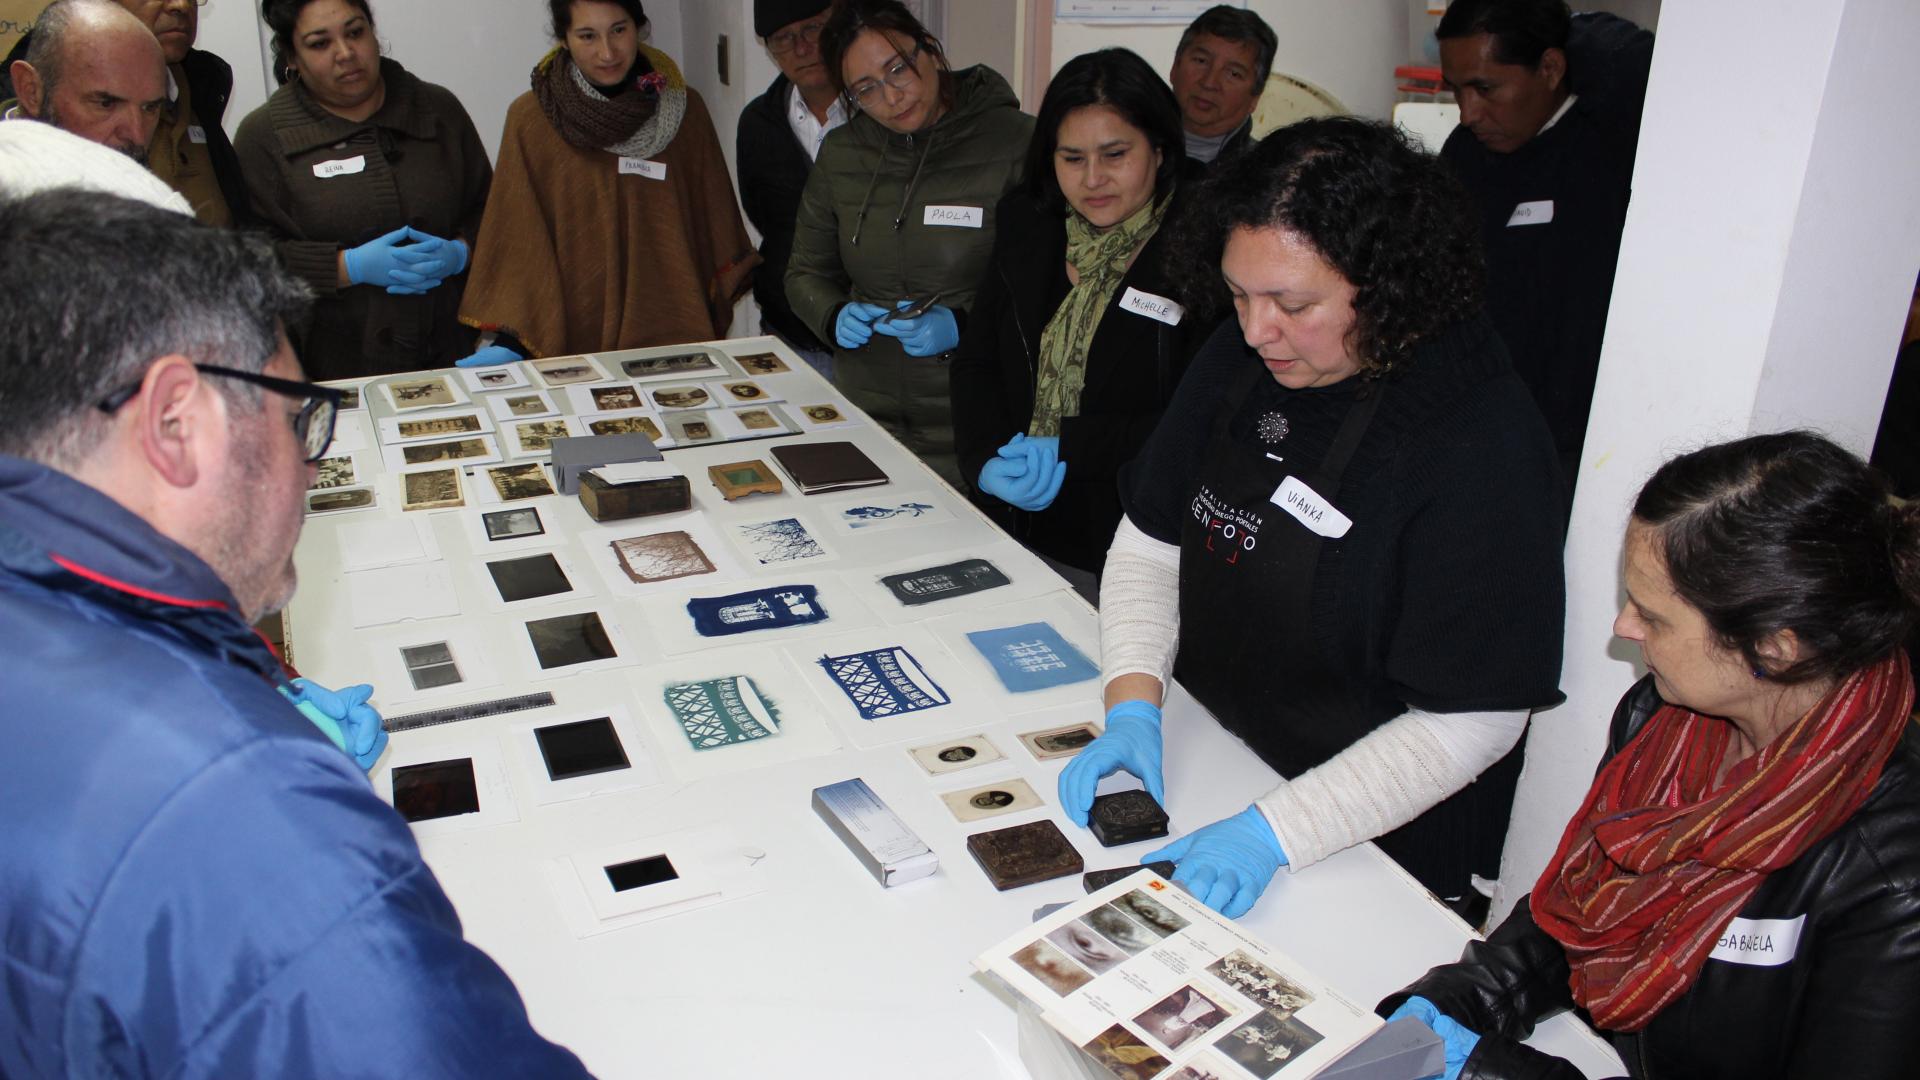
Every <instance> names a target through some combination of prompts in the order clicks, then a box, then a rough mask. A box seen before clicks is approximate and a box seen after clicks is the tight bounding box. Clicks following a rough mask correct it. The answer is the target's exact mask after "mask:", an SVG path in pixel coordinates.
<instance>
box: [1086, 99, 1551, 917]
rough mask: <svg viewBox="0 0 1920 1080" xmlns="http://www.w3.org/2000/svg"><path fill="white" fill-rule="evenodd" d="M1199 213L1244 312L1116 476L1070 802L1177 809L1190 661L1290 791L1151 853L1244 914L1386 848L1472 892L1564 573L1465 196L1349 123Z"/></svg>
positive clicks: (1383, 136) (1217, 267)
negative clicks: (1173, 694) (1272, 895)
mask: <svg viewBox="0 0 1920 1080" xmlns="http://www.w3.org/2000/svg"><path fill="white" fill-rule="evenodd" d="M1195 202H1196V205H1197V207H1198V208H1199V209H1200V212H1199V213H1197V214H1196V215H1194V216H1193V217H1192V218H1190V219H1188V220H1186V221H1184V222H1183V223H1182V224H1183V226H1184V228H1185V229H1186V237H1185V239H1186V243H1187V247H1188V249H1189V251H1190V252H1191V253H1192V255H1193V257H1194V261H1196V262H1198V261H1199V260H1201V259H1206V260H1209V261H1210V262H1211V269H1212V270H1213V271H1214V272H1218V273H1219V274H1220V275H1221V276H1222V277H1223V278H1224V279H1225V281H1226V284H1227V287H1228V289H1229V291H1230V292H1231V293H1232V295H1233V298H1234V307H1235V311H1236V313H1237V315H1238V319H1237V321H1236V320H1229V321H1226V322H1223V323H1222V324H1221V325H1220V327H1219V328H1218V329H1217V330H1216V331H1215V332H1214V335H1213V337H1212V339H1211V340H1209V341H1208V343H1207V344H1206V345H1205V346H1203V347H1202V349H1201V351H1200V352H1199V354H1198V355H1196V356H1195V358H1194V361H1193V365H1192V367H1191V368H1190V369H1189V371H1188V372H1187V375H1186V378H1185V379H1184V380H1183V381H1182V382H1181V384H1180V388H1179V390H1178V391H1177V392H1176V393H1175V395H1174V397H1173V400H1172V402H1171V403H1170V404H1169V406H1168V409H1167V414H1166V417H1165V418H1164V419H1163V421H1162V422H1161V424H1160V426H1159V428H1158V429H1157V430H1156V431H1155V433H1154V436H1153V439H1152V440H1151V441H1150V442H1149V443H1148V445H1147V448H1146V450H1145V451H1144V452H1143V453H1142V454H1141V456H1140V457H1139V458H1138V459H1136V460H1135V461H1134V463H1133V464H1132V465H1131V466H1129V467H1128V469H1127V470H1126V471H1125V472H1123V473H1122V475H1121V495H1122V500H1123V502H1124V503H1125V506H1126V511H1127V517H1126V519H1125V520H1124V521H1123V522H1122V523H1121V527H1120V530H1119V533H1118V534H1117V535H1116V537H1115V539H1114V546H1113V549H1112V551H1111V552H1110V553H1109V555H1108V562H1107V578H1106V584H1105V586H1104V589H1103V595H1102V601H1103V607H1102V611H1101V636H1102V648H1103V651H1104V653H1105V660H1106V674H1107V679H1108V682H1107V689H1106V699H1107V705H1108V720H1107V733H1106V734H1105V735H1103V736H1102V737H1101V738H1100V739H1098V740H1096V741H1095V742H1094V743H1092V744H1091V745H1089V746H1088V747H1087V749H1086V750H1084V751H1082V752H1081V754H1080V755H1079V757H1077V758H1076V759H1075V760H1074V761H1073V762H1071V763H1070V764H1069V765H1068V766H1067V768H1066V769H1065V770H1064V771H1063V772H1062V773H1061V777H1060V797H1061V803H1062V805H1063V806H1064V807H1065V808H1066V810H1067V813H1068V815H1069V816H1070V817H1072V818H1074V820H1076V821H1078V822H1082V823H1084V821H1085V818H1086V812H1087V807H1088V806H1089V804H1090V803H1091V801H1092V797H1093V790H1094V785H1095V784H1096V783H1097V782H1098V781H1099V779H1100V778H1101V777H1102V776H1104V775H1107V774H1109V773H1112V772H1115V771H1117V770H1120V769H1125V770H1126V771H1128V772H1131V773H1134V774H1135V775H1137V776H1139V777H1141V778H1142V780H1144V781H1145V782H1146V785H1147V788H1148V790H1149V791H1150V792H1152V793H1154V794H1155V795H1156V797H1158V796H1159V795H1160V793H1161V790H1162V783H1161V776H1160V771H1161V769H1160V758H1161V753H1162V746H1161V739H1160V727H1159V705H1160V703H1161V700H1162V695H1163V688H1164V685H1165V680H1166V679H1167V677H1168V675H1169V674H1170V673H1171V674H1173V675H1177V676H1178V677H1179V679H1180V680H1181V683H1182V685H1184V686H1185V687H1186V688H1187V689H1188V691H1189V692H1191V693H1192V694H1193V696H1194V697H1195V698H1197V699H1198V700H1199V701H1200V702H1201V703H1202V704H1203V705H1205V706H1206V707H1207V708H1208V709H1209V710H1210V711H1211V712H1212V713H1213V715H1214V716H1215V717H1217V718H1218V719H1219V720H1220V722H1221V724H1222V725H1224V726H1225V727H1226V728H1227V729H1228V730H1230V731H1232V732H1234V733H1235V734H1236V735H1239V736H1240V737H1241V738H1242V739H1243V740H1245V742H1246V743H1247V745H1248V746H1250V747H1251V748H1252V749H1253V750H1254V752H1255V753H1257V754H1259V755H1260V757H1261V758H1262V759H1263V760H1265V761H1266V762H1267V763H1268V764H1269V765H1271V766H1272V767H1273V768H1274V769H1275V770H1276V771H1278V772H1279V773H1280V774H1281V775H1282V776H1283V777H1285V778H1286V781H1287V782H1285V783H1283V784H1281V785H1280V786H1279V787H1277V788H1275V789H1274V790H1273V791H1272V792H1270V793H1268V794H1267V795H1265V796H1262V797H1261V798H1260V799H1259V800H1257V801H1256V802H1255V803H1254V804H1253V805H1252V806H1249V807H1248V808H1247V809H1246V810H1245V811H1244V812H1242V813H1240V814H1238V815H1235V816H1234V817H1231V818H1227V819H1225V820H1224V821H1220V822H1217V823H1215V824H1213V825H1210V826H1208V827H1206V828H1204V829H1201V830H1199V831H1198V832H1195V833H1193V834H1190V835H1188V836H1186V837H1183V838H1182V839H1180V840H1178V841H1176V842H1175V843H1173V844H1171V845H1169V846H1168V847H1166V848H1164V849H1162V850H1161V851H1156V852H1153V853H1152V854H1150V855H1148V856H1146V857H1145V858H1144V859H1143V860H1142V861H1143V862H1146V861H1152V860H1154V859H1159V858H1171V859H1174V860H1176V861H1178V862H1179V864H1180V865H1179V869H1178V870H1177V872H1176V873H1175V880H1177V881H1180V882H1182V883H1183V884H1185V885H1187V886H1188V888H1189V889H1191V890H1192V891H1193V892H1194V894H1195V895H1196V896H1199V897H1200V898H1201V899H1202V900H1204V901H1206V902H1207V903H1208V904H1210V905H1211V906H1213V907H1215V908H1217V909H1219V910H1221V911H1224V912H1226V913H1227V914H1229V915H1239V914H1242V913H1244V912H1245V911H1246V910H1247V909H1248V908H1250V907H1251V906H1252V904H1253V902H1254V900H1255V899H1256V898H1257V897H1258V896H1259V894H1260V892H1261V891H1262V890H1263V889H1264V888H1265V887H1266V884H1267V882H1268V881H1269V880H1270V879H1271V877H1272V876H1273V874H1274V872H1275V871H1276V870H1277V869H1278V868H1279V867H1280V866H1283V865H1291V866H1292V867H1294V868H1295V869H1298V868H1300V867H1302V866H1304V865H1307V864H1310V863H1312V862H1315V861H1317V860H1319V859H1321V858H1325V857H1326V856H1328V855H1331V854H1332V853H1334V852H1335V851H1338V850H1341V849H1342V848H1345V847H1348V846H1351V845H1353V844H1356V843H1360V842H1363V841H1367V840H1374V841H1377V842H1378V843H1379V845H1380V846H1381V847H1382V848H1383V849H1384V850H1385V851H1386V852H1387V853H1388V854H1389V855H1391V856H1392V857H1393V858H1394V859H1396V860H1397V861H1398V862H1399V863H1400V864H1401V865H1402V866H1403V867H1405V868H1406V869H1407V870H1408V871H1409V872H1410V873H1412V874H1413V875H1414V876H1415V877H1416V878H1418V879H1419V880H1420V881H1421V882H1422V883H1423V884H1425V885H1426V886H1427V887H1428V888H1430V889H1432V890H1433V891H1434V892H1435V893H1436V894H1437V895H1439V896H1441V897H1442V898H1446V899H1449V900H1452V899H1458V898H1462V897H1465V896H1467V895H1469V890H1470V888H1471V886H1470V884H1469V881H1470V878H1471V875H1473V874H1475V873H1479V874H1482V875H1485V876H1488V877H1492V876H1494V875H1496V874H1497V872H1498V869H1499V858H1500V846H1501V842H1502V839H1503V837H1504V835H1505V833H1506V825H1507V816H1508V812H1509V810H1510V808H1511V804H1512V800H1513V787H1514V781H1515V779H1516V777H1517V775H1518V772H1519V758H1520V752H1519V750H1518V749H1517V746H1518V742H1519V737H1520V734H1521V732H1522V731H1523V730H1524V727H1525V724H1526V718H1527V715H1528V713H1529V711H1530V710H1531V709H1534V708H1537V707H1541V706H1545V705H1551V704H1554V703H1556V702H1557V701H1559V700H1560V698H1561V695H1560V694H1559V691H1558V689H1557V685H1556V684H1557V682H1558V678H1559V670H1560V653H1561V623H1562V617H1563V609H1564V604H1565V583H1564V580H1563V577H1562V572H1561V534H1560V513H1559V509H1558V508H1559V505H1560V503H1559V498H1560V495H1559V491H1560V487H1561V479H1560V477H1559V475H1558V472H1557V466H1556V464H1555V459H1554V456H1553V444H1552V440H1551V438H1550V437H1549V435H1548V433H1547V429H1546V424H1545V422H1544V421H1543V420H1542V419H1541V417H1540V413H1539V410H1538V409H1537V408H1536V407H1535V406H1534V404H1533V401H1532V399H1531V398H1530V397H1529V396H1528V394H1527V391H1526V388H1525V386H1524V385H1523V384H1522V383H1521V382H1520V381H1519V379H1518V378H1517V377H1516V376H1515V375H1514V374H1513V371H1512V367H1511V364H1510V363H1509V361H1508V358H1507V353H1506V350H1505V348H1504V346H1502V345H1501V343H1500V340H1499V338H1498V336H1497V335H1496V334H1495V333H1494V332H1493V331H1492V329H1491V328H1490V327H1489V325H1488V324H1487V322H1486V321H1485V319H1484V317H1483V316H1482V315H1481V314H1480V280H1481V264H1480V254H1479V248H1478V244H1477V243H1476V241H1475V239H1474V231H1473V230H1474V226H1473V222H1472V218H1471V215H1470V213H1469V211H1468V208H1467V205H1466V203H1465V199H1464V196H1463V195H1462V194H1461V192H1460V190H1459V188H1458V186H1457V185H1456V184H1455V183H1454V181H1453V180H1452V179H1451V178H1450V177H1449V176H1448V175H1446V173H1445V172H1444V170H1443V167H1441V166H1440V165H1438V164H1437V163H1436V162H1435V161H1434V160H1433V159H1431V158H1428V157H1426V156H1424V155H1421V154H1420V153H1418V152H1417V151H1415V150H1413V149H1412V148H1410V147H1408V146H1407V145H1406V143H1405V141H1404V140H1403V139H1402V138H1401V137H1400V136H1399V135H1398V134H1397V133H1395V132H1394V131H1393V130H1392V129H1391V128H1388V127H1386V126H1384V125H1380V124H1374V123H1369V122H1364V121H1359V120H1353V119H1344V118H1343V119H1325V120H1313V121H1307V122H1304V123H1301V124H1296V125H1294V126H1292V127H1289V128H1286V129H1283V130H1282V131H1279V132H1276V133H1275V134H1274V135H1272V136H1269V137H1268V138H1267V139H1266V140H1265V141H1263V142H1262V143H1261V144H1260V145H1259V146H1258V147H1257V148H1256V149H1254V150H1253V151H1251V152H1249V153H1248V154H1246V155H1244V156H1243V157H1241V158H1240V159H1238V160H1237V161H1235V162H1234V163H1232V164H1230V165H1229V166H1227V167H1225V168H1224V169H1222V170H1221V171H1220V172H1219V173H1218V174H1217V175H1216V176H1215V177H1214V178H1212V179H1211V180H1210V181H1209V183H1208V185H1207V187H1206V189H1205V190H1204V191H1203V192H1202V193H1201V195H1200V197H1199V198H1197V199H1196V200H1195ZM1200 272H1201V270H1200V268H1199V267H1198V266H1196V268H1195V274H1196V276H1197V274H1198V273H1200ZM1176 643H1177V653H1176ZM1170 669H1171V670H1170ZM1174 752H1175V753H1177V752H1178V750H1177V749H1176V750H1175V751H1174Z"/></svg>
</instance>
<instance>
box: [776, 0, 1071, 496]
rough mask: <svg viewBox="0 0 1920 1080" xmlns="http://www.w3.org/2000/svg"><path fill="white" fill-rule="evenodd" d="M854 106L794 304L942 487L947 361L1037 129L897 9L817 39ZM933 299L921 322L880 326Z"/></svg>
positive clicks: (889, 4)
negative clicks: (953, 63)
mask: <svg viewBox="0 0 1920 1080" xmlns="http://www.w3.org/2000/svg"><path fill="white" fill-rule="evenodd" d="M820 51H821V54H822V57H823V59H824V61H825V63H826V67H827V71H828V73H829V75H830V76H831V77H832V78H833V80H834V84H835V85H836V86H837V87H838V88H839V89H840V90H841V92H843V93H844V94H846V96H847V99H848V101H849V102H850V103H852V104H853V105H855V106H857V112H856V115H855V116H854V118H853V119H852V120H851V121H849V122H848V123H847V124H846V125H844V126H843V127H840V128H838V129H836V130H835V131H834V132H833V133H832V134H830V135H828V136H827V141H826V143H825V144H824V145H823V146H822V147H821V148H820V157H819V159H818V161H817V162H816V163H815V165H814V169H813V174H812V176H811V177H810V178H809V179H808V180H807V190H806V194H805V195H804V196H803V197H802V199H801V203H800V216H799V220H798V222H797V225H796V228H795V232H794V241H793V257H792V259H791V261H790V262H789V263H788V265H787V280H786V286H787V299H788V300H789V301H791V302H792V304H793V310H794V311H795V313H797V314H798V315H799V316H800V317H801V318H802V319H805V320H806V321H807V323H808V324H809V325H810V326H812V327H813V328H814V329H815V331H816V332H817V333H818V334H819V335H820V337H821V339H822V340H826V341H831V342H833V343H834V345H835V350H834V361H833V371H834V381H835V383H837V384H838V385H839V387H840V390H841V391H842V392H843V393H845V394H846V395H847V397H848V398H849V399H851V400H852V401H853V403H854V404H855V405H858V406H860V408H862V409H864V410H866V412H867V413H868V414H869V415H871V416H872V417H873V418H874V419H875V420H877V421H879V422H880V424H881V425H882V426H883V427H885V428H886V429H887V430H888V431H890V432H892V433H893V435H894V436H895V437H896V438H898V439H899V440H900V441H901V442H902V443H904V444H906V446H907V448H908V449H910V450H912V451H913V452H914V453H916V454H918V455H919V456H920V458H921V460H923V461H925V462H926V463H927V464H929V465H931V466H933V468H935V469H936V470H938V471H939V472H940V474H941V475H942V476H945V477H946V478H947V480H948V482H950V483H952V484H954V485H955V486H957V487H961V488H963V489H964V487H965V485H964V483H963V481H962V480H961V477H960V471H959V468H958V466H957V464H956V462H955V459H954V453H953V410H952V407H951V405H950V403H949V397H948V389H947V387H948V376H947V368H948V362H949V357H950V354H951V352H952V350H953V348H954V347H955V346H956V345H958V344H959V341H960V326H961V323H962V321H963V320H964V319H965V318H966V311H967V309H968V307H970V306H971V305H972V303H973V295H974V288H975V286H976V285H978V283H979V281H980V278H981V276H982V275H983V274H985V273H986V270H987V259H988V256H989V255H991V254H992V252H993V238H994V208H995V206H996V205H998V203H999V202H1000V198H1001V196H1003V195H1005V194H1006V193H1007V192H1008V191H1009V190H1011V189H1012V188H1013V187H1014V185H1015V184H1017V183H1018V182H1019V180H1020V177H1021V172H1022V168H1021V167H1022V160H1023V158H1024V156H1025V154H1026V151H1027V141H1028V139H1029V138H1030V137H1031V136H1032V134H1033V118H1032V117H1031V116H1027V115H1025V114H1024V113H1022V112H1020V107H1019V102H1018V100H1017V99H1016V98H1015V97H1014V96H1013V91H1012V89H1011V88H1009V87H1008V85H1007V82H1006V80H1005V79H1003V78H1001V77H1000V75H999V74H998V73H996V72H994V71H993V70H992V69H990V68H987V67H984V66H983V67H972V68H967V69H965V70H962V71H953V70H950V69H949V68H948V66H947V58H946V54H945V53H944V52H942V51H941V48H940V43H939V42H938V41H936V40H935V39H934V37H933V35H931V34H929V33H928V32H927V30H926V28H925V27H923V26H921V25H920V23H919V21H918V20H916V19H915V18H914V17H913V15H912V14H910V13H909V12H908V11H907V9H906V8H905V7H903V6H901V5H900V4H899V3H897V2H896V0H844V2H842V3H840V4H838V5H837V6H835V8H834V10H833V14H832V16H831V17H830V18H829V19H828V21H827V25H826V27H825V28H824V29H822V31H821V33H820ZM928 298H937V303H935V304H934V305H933V306H932V307H930V308H928V309H927V310H926V311H925V312H924V313H923V314H919V315H916V316H913V317H909V318H898V319H894V318H886V321H881V320H882V319H883V318H885V317H886V316H887V315H888V313H889V312H891V311H893V310H894V309H896V308H898V307H901V306H904V305H906V304H909V303H912V302H914V301H922V300H926V299H928Z"/></svg>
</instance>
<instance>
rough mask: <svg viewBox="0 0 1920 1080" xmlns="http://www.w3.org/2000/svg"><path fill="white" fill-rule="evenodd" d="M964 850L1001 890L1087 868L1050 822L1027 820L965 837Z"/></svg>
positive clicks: (1076, 872)
mask: <svg viewBox="0 0 1920 1080" xmlns="http://www.w3.org/2000/svg"><path fill="white" fill-rule="evenodd" d="M967 853H968V854H970V855H972V856H973V861H975V862H977V863H979V864H980V869H981V870H984V871H986V875H987V880H988V881H991V882H993V887H994V888H996V889H999V890H1001V891H1003V892H1004V891H1006V890H1007V889H1017V888H1019V887H1020V886H1022V885H1033V884H1035V883H1037V882H1042V881H1051V880H1053V879H1054V878H1057V877H1066V876H1067V875H1069V874H1078V873H1080V872H1081V871H1082V870H1084V869H1086V864H1085V863H1083V862H1082V861H1081V860H1080V853H1079V852H1078V851H1075V850H1074V848H1073V844H1071V843H1069V842H1068V840H1067V838H1066V837H1065V836H1063V835H1061V833H1060V827H1059V826H1058V825H1055V824H1054V823H1053V822H1051V821H1030V822H1028V823H1026V824H1025V825H1013V826H1009V827H1007V828H1005V829H994V830H992V831H990V832H978V833H974V834H973V835H972V836H969V837H967Z"/></svg>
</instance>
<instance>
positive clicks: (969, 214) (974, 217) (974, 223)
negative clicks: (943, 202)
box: [921, 206, 987, 229]
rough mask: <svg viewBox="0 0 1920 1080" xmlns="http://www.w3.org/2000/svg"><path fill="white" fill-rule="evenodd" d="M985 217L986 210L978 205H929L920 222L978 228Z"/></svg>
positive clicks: (982, 223) (982, 224)
mask: <svg viewBox="0 0 1920 1080" xmlns="http://www.w3.org/2000/svg"><path fill="white" fill-rule="evenodd" d="M986 218H987V214H986V211H984V210H982V209H981V208H980V207H978V206H929V207H927V212H926V216H925V217H923V218H921V224H923V225H947V226H951V227H953V228H956V229H978V228H980V227H982V226H984V225H985V224H986Z"/></svg>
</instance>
